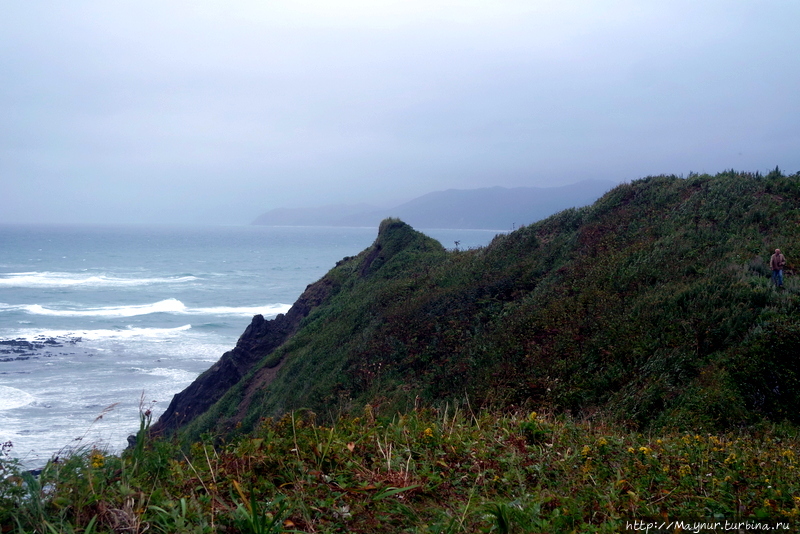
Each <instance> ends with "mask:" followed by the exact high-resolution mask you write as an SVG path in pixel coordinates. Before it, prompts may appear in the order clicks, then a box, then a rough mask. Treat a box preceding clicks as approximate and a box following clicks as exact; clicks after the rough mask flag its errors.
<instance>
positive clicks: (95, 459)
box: [89, 449, 105, 469]
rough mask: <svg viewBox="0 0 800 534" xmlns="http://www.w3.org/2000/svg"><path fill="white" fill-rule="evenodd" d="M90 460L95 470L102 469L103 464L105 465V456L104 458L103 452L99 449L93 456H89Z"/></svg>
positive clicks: (93, 452)
mask: <svg viewBox="0 0 800 534" xmlns="http://www.w3.org/2000/svg"><path fill="white" fill-rule="evenodd" d="M89 460H90V461H91V463H92V467H93V468H95V469H100V468H101V467H103V464H104V463H105V456H103V453H102V452H100V451H98V450H97V449H94V450H93V451H92V454H91V455H89Z"/></svg>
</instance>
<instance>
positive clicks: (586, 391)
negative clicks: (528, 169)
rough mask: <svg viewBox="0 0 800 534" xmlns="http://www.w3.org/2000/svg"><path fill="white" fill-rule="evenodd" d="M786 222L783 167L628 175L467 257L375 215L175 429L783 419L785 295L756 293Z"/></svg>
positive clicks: (792, 229) (789, 290)
mask: <svg viewBox="0 0 800 534" xmlns="http://www.w3.org/2000/svg"><path fill="white" fill-rule="evenodd" d="M799 222H800V175H792V176H784V175H782V174H781V173H780V172H779V171H777V170H776V171H774V172H772V173H770V174H769V175H767V176H759V175H752V174H743V173H735V172H727V173H722V174H719V175H717V176H708V175H693V176H690V177H689V178H686V179H682V178H677V177H651V178H646V179H642V180H638V181H635V182H633V183H630V184H625V185H621V186H619V187H617V188H615V189H613V190H612V191H610V192H609V193H608V194H606V195H605V196H604V197H602V198H601V199H600V200H599V201H598V202H597V203H595V204H594V205H592V206H589V207H586V208H581V209H573V210H567V211H564V212H562V213H560V214H558V215H555V216H553V217H550V218H548V219H546V220H543V221H540V222H538V223H536V224H532V225H530V226H527V227H523V228H520V229H519V230H517V231H515V232H513V233H511V234H508V235H502V236H498V237H497V238H495V239H494V241H493V242H492V243H491V244H490V245H489V246H487V247H485V248H481V249H477V250H469V251H450V252H446V251H445V250H444V249H443V248H442V247H441V246H440V245H439V244H438V243H437V242H435V241H433V240H431V239H429V238H427V237H426V236H424V235H422V234H420V233H418V232H416V231H414V230H413V229H412V228H410V227H409V226H407V225H405V224H404V223H402V222H400V221H398V220H387V221H384V223H383V224H382V225H381V229H380V231H379V235H378V237H377V239H376V241H375V243H374V244H373V245H372V246H371V247H370V248H368V249H367V250H365V251H363V252H362V253H361V254H359V255H358V256H356V257H353V258H346V259H345V260H343V261H341V262H339V264H338V265H337V266H336V267H335V268H333V269H332V270H331V271H330V272H329V273H328V274H327V275H326V276H325V278H324V279H323V282H324V283H326V284H329V285H330V286H331V287H332V288H333V289H332V290H331V291H330V293H329V295H328V296H327V297H326V299H325V300H324V301H323V302H322V303H320V304H319V306H317V307H316V308H314V309H313V310H311V312H310V313H309V314H308V316H307V317H305V319H304V320H303V322H302V324H301V326H300V329H299V330H298V331H297V333H296V334H295V335H293V336H292V337H291V338H290V339H289V340H288V341H287V342H286V343H284V344H283V345H282V346H280V347H279V348H278V349H277V350H275V351H273V352H271V353H270V354H269V355H268V356H266V357H264V358H263V359H262V360H261V361H260V362H259V364H258V365H256V367H255V368H254V369H253V370H252V371H251V372H250V373H249V374H248V375H247V376H245V377H244V378H243V379H242V380H241V381H240V382H239V383H238V384H237V385H236V386H234V387H233V388H231V389H230V390H229V391H228V393H227V394H226V395H225V396H224V397H223V398H222V399H221V400H220V401H219V402H218V403H216V404H215V405H214V406H213V407H212V408H211V409H210V410H209V411H207V412H206V413H205V414H204V415H203V416H201V417H199V418H197V419H195V420H194V421H193V422H192V423H191V424H190V425H189V426H188V428H187V430H188V433H189V434H188V435H190V436H197V435H199V434H200V433H202V432H205V431H208V430H214V431H220V430H222V431H228V430H230V429H233V428H240V429H242V430H245V431H246V430H248V429H250V428H253V427H255V426H257V424H258V421H259V420H261V419H262V418H265V417H279V416H281V415H282V414H283V413H285V412H286V411H289V410H292V409H298V408H308V409H311V410H313V411H314V412H316V413H317V414H318V416H319V417H321V418H322V419H323V420H333V419H335V418H336V417H337V416H338V415H339V414H341V413H342V412H347V411H348V410H352V409H361V407H363V406H364V405H365V404H367V403H369V404H371V405H372V406H373V407H374V408H375V409H376V410H378V411H379V412H381V411H384V412H386V413H393V412H395V411H398V410H399V411H406V410H408V409H410V408H413V407H414V406H415V405H420V404H422V405H425V404H433V405H436V404H438V403H442V402H445V401H447V400H452V399H454V398H457V399H469V402H470V403H471V404H472V405H473V406H484V407H491V408H493V409H500V410H503V409H512V408H514V407H523V406H533V407H547V408H548V409H550V410H552V411H553V412H555V413H560V412H571V413H573V414H578V415H582V416H591V415H593V414H603V415H604V417H605V418H606V419H609V418H610V420H615V421H617V422H621V423H625V424H630V425H632V426H634V427H638V428H645V427H652V426H656V427H663V426H668V427H675V428H679V429H693V430H701V429H725V428H731V427H734V426H739V425H749V424H752V423H754V422H756V421H760V420H762V419H765V418H766V419H768V420H773V421H782V420H784V419H786V420H789V421H791V422H793V423H798V422H800V419H798V418H800V415H799V414H800V387H798V386H800V383H799V380H800V366H799V365H798V359H797V356H796V355H797V354H798V352H800V320H798V316H797V311H798V302H799V301H798V289H800V286H798V285H797V284H796V281H795V279H794V278H793V277H792V276H791V274H792V273H791V272H789V273H788V275H787V281H786V287H785V288H784V289H783V290H782V291H778V290H776V289H775V288H773V287H772V286H771V285H770V281H769V269H768V266H767V265H768V261H769V256H770V254H771V253H772V251H773V250H774V249H775V248H776V247H780V248H781V249H784V251H785V253H786V255H787V258H788V260H789V269H790V270H791V268H792V266H793V265H794V262H795V261H797V260H796V258H800V256H799V255H800V249H798V248H797V246H798V243H800V240H798V237H800V236H799V235H798V234H799V233H800V227H798V223H799ZM268 368H270V369H273V370H274V369H277V373H272V374H274V375H275V377H274V379H272V378H271V379H270V381H263V380H261V381H260V380H259V377H262V376H264V375H265V369H268Z"/></svg>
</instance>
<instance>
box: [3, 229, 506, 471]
mask: <svg viewBox="0 0 800 534" xmlns="http://www.w3.org/2000/svg"><path fill="white" fill-rule="evenodd" d="M426 233H428V234H429V235H431V236H432V237H435V238H437V239H439V240H440V241H441V242H442V243H443V244H444V245H445V246H446V247H449V248H452V247H454V243H455V242H456V241H458V242H459V246H460V248H462V249H464V248H470V247H475V246H480V245H485V244H487V243H488V242H489V241H490V240H491V238H492V237H493V236H494V235H495V233H494V232H486V231H481V230H472V231H458V230H441V231H437V230H431V231H428V232H426ZM376 234H377V230H376V229H374V228H325V227H307V228H306V227H254V226H242V227H206V228H202V227H146V226H145V227H135V226H120V227H110V226H102V227H100V226H68V227H57V226H53V227H50V226H0V251H1V252H0V442H6V441H11V442H12V443H13V449H12V453H13V454H14V456H15V457H17V458H20V459H21V460H22V461H23V462H24V463H25V465H28V466H32V467H35V466H37V465H41V464H43V463H44V462H45V461H46V460H47V459H48V458H50V457H52V456H53V455H57V454H61V451H63V450H65V449H69V448H72V447H91V446H99V447H104V448H108V449H110V450H112V451H119V450H121V449H122V448H124V447H125V445H126V438H127V436H128V435H130V434H131V433H134V432H135V431H136V429H137V428H138V424H139V419H138V414H139V406H140V404H141V403H143V404H144V405H145V406H150V405H151V404H152V405H153V413H154V417H158V415H160V414H161V412H163V410H164V409H166V407H167V405H168V404H169V402H170V400H171V398H172V396H173V395H174V394H175V393H177V392H179V391H181V390H182V389H183V388H185V387H186V386H187V385H189V384H190V383H191V382H192V380H194V378H195V377H197V375H199V374H200V373H202V372H203V371H205V370H206V369H208V368H209V367H210V366H211V364H213V363H214V362H215V361H217V360H218V359H219V357H220V356H221V355H222V354H223V353H224V352H226V351H228V350H230V349H232V348H233V347H234V346H235V344H236V340H237V339H238V337H239V336H240V335H241V333H242V332H243V331H244V329H245V328H246V327H247V325H248V324H249V322H250V320H251V318H252V316H253V315H256V314H263V315H264V316H265V317H268V318H269V317H273V316H275V315H276V314H278V313H284V312H286V311H287V310H288V309H289V307H290V306H291V304H292V303H293V302H294V301H295V300H296V299H297V297H298V296H299V295H300V294H301V293H302V291H303V290H304V289H305V287H306V286H307V285H308V284H310V283H312V282H314V281H316V280H318V279H319V278H320V277H321V276H323V275H324V274H325V273H326V272H327V271H328V270H330V269H331V268H332V267H333V266H334V265H335V263H336V262H337V261H339V260H341V259H342V258H343V257H345V256H353V255H356V254H358V253H359V252H361V251H362V250H363V249H365V248H366V247H368V246H369V245H370V244H371V243H372V242H373V241H374V240H375V237H376ZM153 403H154V404H153Z"/></svg>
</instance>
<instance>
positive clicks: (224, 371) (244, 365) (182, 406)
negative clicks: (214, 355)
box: [151, 278, 333, 435]
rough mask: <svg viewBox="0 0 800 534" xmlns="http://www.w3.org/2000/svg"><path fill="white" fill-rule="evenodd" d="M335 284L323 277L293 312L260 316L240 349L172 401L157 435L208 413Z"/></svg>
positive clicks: (157, 426) (242, 339)
mask: <svg viewBox="0 0 800 534" xmlns="http://www.w3.org/2000/svg"><path fill="white" fill-rule="evenodd" d="M332 289H333V283H332V282H331V281H330V280H329V279H327V278H323V279H321V280H319V281H318V282H315V283H313V284H311V285H309V286H308V287H306V290H305V291H304V292H303V294H302V295H301V296H300V298H299V299H297V302H295V303H294V305H292V307H291V308H290V309H289V311H288V312H287V313H286V314H285V315H284V314H279V315H277V316H276V317H275V318H274V319H271V320H266V319H264V316H263V315H256V316H255V317H253V320H252V321H251V322H250V325H249V326H248V327H247V328H246V329H245V331H244V333H243V334H242V335H241V336H240V337H239V340H238V341H237V343H236V346H235V347H234V348H233V350H230V351H228V352H226V353H225V354H223V355H222V357H221V358H220V359H219V360H218V361H217V362H216V363H215V364H214V365H213V366H211V368H210V369H208V370H207V371H205V372H204V373H203V374H201V375H200V376H199V377H197V378H196V379H195V381H194V382H192V383H191V384H190V385H189V386H188V387H187V388H186V389H184V390H183V391H181V392H180V393H178V394H176V395H175V396H174V397H173V398H172V402H170V404H169V407H168V408H167V410H166V411H165V412H164V413H163V414H162V415H161V417H160V418H159V419H158V421H157V422H156V423H155V424H154V425H153V426H152V427H151V432H152V433H153V434H155V435H164V434H171V433H172V432H174V431H175V430H177V429H178V428H179V427H180V426H182V425H184V424H187V423H189V422H190V421H192V420H193V419H194V418H196V417H197V416H199V415H201V414H202V413H203V412H205V411H206V410H208V408H209V407H210V406H211V405H212V404H214V403H215V402H216V401H218V400H219V399H220V398H221V397H222V396H223V395H224V394H225V392H227V391H228V390H229V389H230V388H231V387H232V386H234V385H236V384H237V383H238V382H239V381H240V380H241V379H242V377H244V376H245V375H246V374H247V373H248V372H249V371H251V370H252V369H253V367H254V366H255V365H256V364H257V363H258V362H259V361H261V360H262V359H263V358H264V357H266V356H268V355H269V354H270V353H271V352H272V351H274V350H275V349H277V348H278V347H279V346H281V345H282V344H283V343H284V342H285V341H286V340H287V339H289V338H290V337H291V336H292V335H293V334H294V333H295V332H296V331H297V330H298V328H299V326H300V322H301V321H302V320H303V318H305V317H306V316H308V314H309V313H311V310H313V309H314V308H315V307H317V306H319V305H320V304H321V303H322V302H323V301H324V300H325V299H326V298H327V297H328V295H330V293H331V291H332Z"/></svg>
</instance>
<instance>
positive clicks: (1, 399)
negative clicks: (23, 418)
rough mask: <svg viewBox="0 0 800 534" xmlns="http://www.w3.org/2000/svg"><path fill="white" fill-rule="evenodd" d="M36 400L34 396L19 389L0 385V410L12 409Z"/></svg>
mask: <svg viewBox="0 0 800 534" xmlns="http://www.w3.org/2000/svg"><path fill="white" fill-rule="evenodd" d="M35 400H36V397H34V396H33V395H31V394H30V393H26V392H25V391H22V390H21V389H17V388H12V387H10V386H0V410H13V409H14V408H21V407H22V406H27V405H28V404H30V403H32V402H33V401H35Z"/></svg>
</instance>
